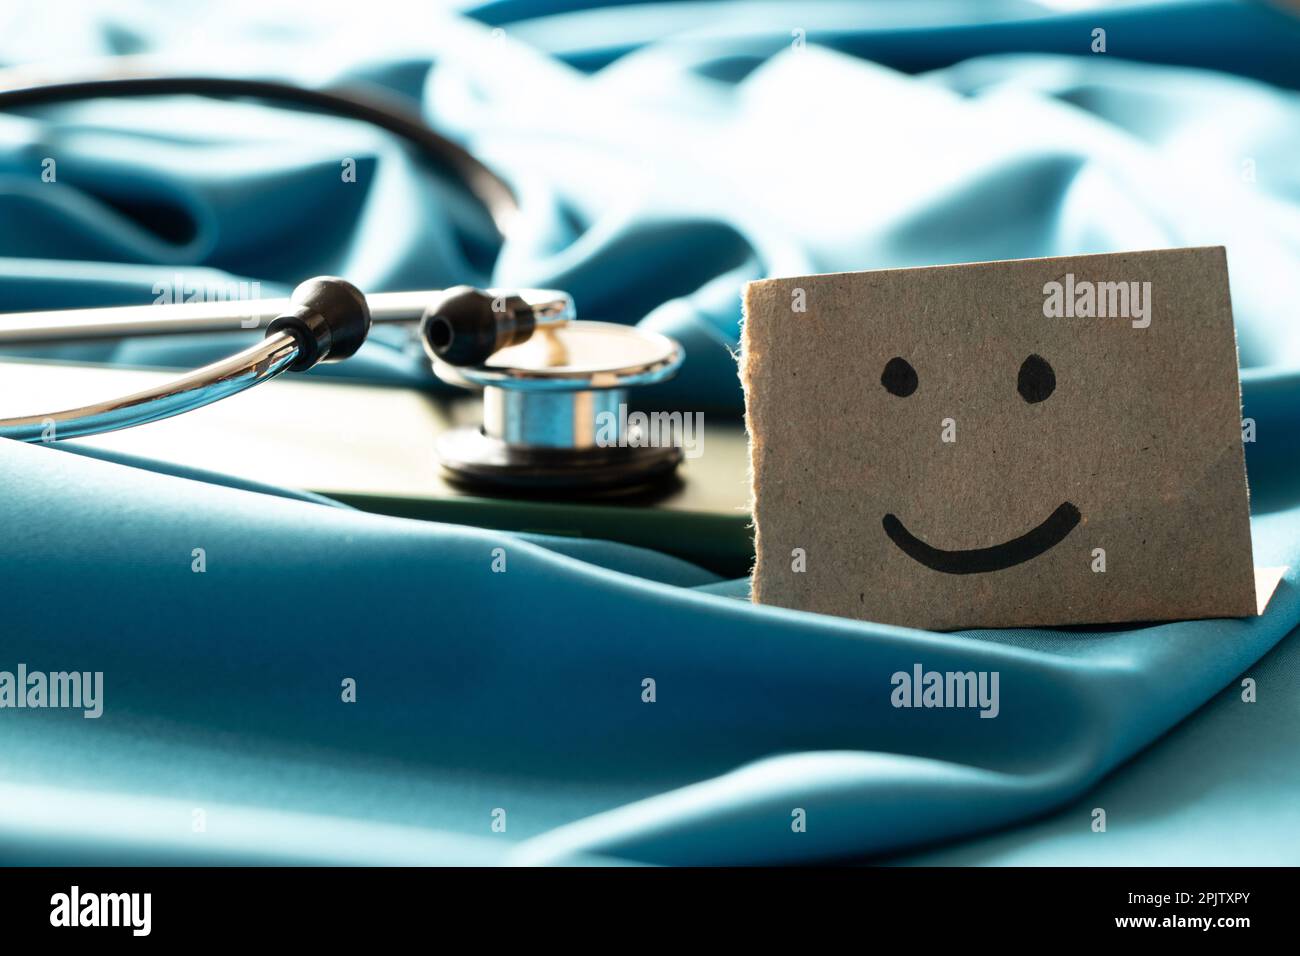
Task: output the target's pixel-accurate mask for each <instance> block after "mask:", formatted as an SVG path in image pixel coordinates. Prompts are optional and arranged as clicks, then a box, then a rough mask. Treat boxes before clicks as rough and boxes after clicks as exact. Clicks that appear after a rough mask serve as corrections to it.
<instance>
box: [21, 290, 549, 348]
mask: <svg viewBox="0 0 1300 956" xmlns="http://www.w3.org/2000/svg"><path fill="white" fill-rule="evenodd" d="M486 291H487V292H488V293H489V294H490V295H496V294H503V295H504V294H507V293H506V292H505V291H504V290H496V289H488V290H486ZM442 294H443V291H442V290H440V289H424V290H419V291H415V292H376V293H371V294H369V295H367V296H366V304H367V305H368V306H369V308H370V318H371V321H372V322H377V323H390V324H391V323H402V322H409V323H416V322H419V321H420V318H421V317H422V316H423V315H424V312H425V309H427V308H428V307H429V305H430V304H431V303H433V302H436V301H437V300H438V299H439V298H440V297H441V296H442ZM508 294H510V295H520V296H522V297H523V298H524V299H526V300H528V301H529V305H530V306H531V308H532V311H533V314H534V316H536V318H537V320H538V322H539V324H540V323H545V322H548V321H549V322H563V321H566V320H567V319H569V318H572V316H573V300H572V299H571V298H570V297H569V296H567V295H564V294H563V293H560V292H555V291H553V290H548V289H523V290H516V289H512V290H509V293H508ZM291 305H292V302H291V300H289V299H242V300H221V301H213V302H179V303H174V304H166V305H127V306H116V307H110V308H98V309H58V310H53V311H49V312H13V313H8V314H3V315H0V346H5V345H50V344H57V343H64V342H79V341H86V340H93V339H121V338H129V337H134V336H140V335H193V334H200V333H211V332H240V331H244V332H252V331H256V330H258V329H265V328H266V326H267V324H268V323H269V322H270V321H271V320H272V319H274V318H275V317H276V316H278V315H280V314H282V313H283V312H285V311H286V310H287V309H289V308H290V307H291Z"/></svg>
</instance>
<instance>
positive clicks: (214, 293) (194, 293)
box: [153, 272, 262, 329]
mask: <svg viewBox="0 0 1300 956" xmlns="http://www.w3.org/2000/svg"><path fill="white" fill-rule="evenodd" d="M153 296H154V299H153V304H154V305H181V304H192V303H196V302H256V301H258V300H260V299H261V298H262V283H261V282H260V281H257V280H253V281H252V282H249V281H247V280H244V279H241V280H237V281H232V282H215V281H208V282H190V281H187V280H186V277H185V276H184V275H183V274H181V273H179V272H177V273H174V274H173V275H172V277H171V279H162V280H160V281H158V282H155V283H154V284H153ZM239 324H240V326H241V327H242V328H245V329H255V328H257V327H258V326H259V325H261V324H262V317H261V316H259V315H248V316H245V317H243V318H241V319H240V320H239Z"/></svg>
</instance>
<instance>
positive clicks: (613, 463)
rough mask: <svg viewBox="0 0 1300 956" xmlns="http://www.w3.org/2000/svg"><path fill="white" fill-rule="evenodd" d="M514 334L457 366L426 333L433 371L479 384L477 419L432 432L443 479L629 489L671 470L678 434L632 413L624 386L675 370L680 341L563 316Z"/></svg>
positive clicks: (484, 485)
mask: <svg viewBox="0 0 1300 956" xmlns="http://www.w3.org/2000/svg"><path fill="white" fill-rule="evenodd" d="M435 313H436V309H434V310H431V311H430V315H429V316H426V320H425V328H426V329H428V328H429V327H430V326H429V319H430V317H431V316H434V315H435ZM441 334H443V335H445V334H446V333H445V329H444V330H442V332H441ZM515 341H516V343H517V344H511V345H507V346H506V347H505V348H502V349H499V350H497V351H495V352H493V353H492V354H491V356H490V357H488V358H487V359H486V360H484V361H483V362H482V363H481V364H476V365H468V366H465V365H459V366H458V365H452V364H449V363H448V362H446V361H443V360H442V359H441V358H439V356H438V354H437V350H435V349H434V348H433V347H431V346H430V337H429V336H428V335H426V350H427V351H428V352H429V353H430V355H431V356H432V358H433V369H434V372H435V373H436V374H437V375H438V377H439V378H441V379H442V380H443V381H445V382H448V383H450V384H452V385H457V386H460V387H462V388H469V389H481V390H482V394H483V423H482V425H481V426H480V427H478V428H473V427H467V428H457V429H453V430H451V431H448V432H445V433H444V434H442V435H441V436H439V438H438V441H437V451H438V456H439V459H440V462H441V464H442V467H443V469H444V470H445V473H446V475H447V477H448V478H449V479H451V480H452V481H454V482H456V483H457V484H461V485H465V486H467V487H469V488H470V489H478V490H482V491H486V492H490V491H494V490H495V491H500V492H519V491H536V492H539V493H552V494H554V493H561V494H571V493H584V492H610V491H616V490H628V489H635V488H639V487H642V486H645V485H648V484H653V483H655V482H657V481H659V480H661V479H664V478H666V477H668V476H670V475H672V474H673V472H674V471H675V469H676V468H677V465H678V463H679V462H680V461H681V459H682V451H681V448H680V446H679V444H678V443H677V442H676V441H674V440H673V437H672V435H671V434H670V432H669V431H668V430H664V432H663V433H662V434H661V433H659V431H658V430H657V429H648V428H646V427H645V426H644V425H643V424H642V422H643V421H644V420H645V418H646V416H644V415H638V414H637V413H635V412H633V413H631V414H629V412H628V392H629V390H630V389H634V388H638V387H640V386H643V385H653V384H655V383H657V382H662V381H665V380H667V379H669V378H671V377H672V376H673V375H675V374H676V372H677V369H678V368H679V367H680V366H681V364H682V358H683V352H682V348H681V346H680V345H679V344H678V343H677V342H675V341H674V340H673V339H670V338H668V337H667V336H665V335H660V334H658V333H656V332H647V331H644V330H641V329H637V328H634V327H629V326H624V325H615V324H612V323H608V322H587V321H572V320H569V319H567V318H561V319H560V320H558V321H551V322H538V323H537V325H536V326H535V328H534V329H533V330H532V331H531V333H530V334H529V335H528V336H527V337H526V338H525V339H523V341H519V340H518V338H516V339H515ZM442 350H443V351H446V349H445V348H444V349H442Z"/></svg>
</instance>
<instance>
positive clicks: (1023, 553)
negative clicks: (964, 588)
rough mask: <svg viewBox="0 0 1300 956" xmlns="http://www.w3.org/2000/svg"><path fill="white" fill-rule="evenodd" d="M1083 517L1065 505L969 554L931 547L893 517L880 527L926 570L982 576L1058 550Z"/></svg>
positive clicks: (1066, 503) (888, 516) (1076, 509)
mask: <svg viewBox="0 0 1300 956" xmlns="http://www.w3.org/2000/svg"><path fill="white" fill-rule="evenodd" d="M1080 517H1081V516H1080V514H1079V509H1078V508H1076V507H1075V506H1074V505H1072V504H1070V502H1068V501H1066V502H1063V503H1062V504H1061V506H1060V507H1059V508H1057V509H1056V510H1055V511H1053V512H1052V513H1051V514H1050V515H1048V517H1047V520H1045V521H1044V522H1043V523H1042V524H1040V525H1039V526H1038V527H1036V528H1034V529H1033V530H1032V531H1028V532H1026V533H1025V534H1022V535H1021V536H1020V537H1018V538H1012V539H1011V540H1010V541H1006V542H1003V543H1002V544H995V545H993V546H992V547H988V548H974V549H972V550H970V551H944V550H943V549H941V548H934V547H931V546H930V545H928V544H926V543H925V542H924V541H922V540H921V539H920V538H918V537H916V535H914V534H912V532H910V531H908V530H907V529H906V528H905V527H903V522H901V521H899V520H898V519H897V518H896V517H894V516H893V515H885V517H884V518H883V519H881V524H882V525H884V528H885V534H887V535H889V540H890V541H892V542H894V544H896V545H898V547H899V549H900V550H901V551H902V552H903V553H904V554H906V555H907V556H908V557H910V558H912V559H913V560H915V561H919V562H920V563H921V564H924V565H925V566H926V567H927V568H930V569H931V570H934V571H942V572H943V573H944V574H981V573H983V572H985V571H1001V570H1002V569H1003V568H1010V567H1013V566H1015V565H1017V564H1024V563H1025V562H1026V561H1029V560H1031V559H1033V558H1036V557H1038V556H1039V555H1040V554H1042V553H1043V552H1044V551H1048V550H1050V549H1051V548H1054V547H1056V546H1057V545H1058V544H1060V543H1061V542H1062V541H1063V540H1065V537H1066V535H1068V534H1069V533H1070V532H1071V531H1073V530H1074V528H1075V526H1076V525H1078V523H1079V519H1080Z"/></svg>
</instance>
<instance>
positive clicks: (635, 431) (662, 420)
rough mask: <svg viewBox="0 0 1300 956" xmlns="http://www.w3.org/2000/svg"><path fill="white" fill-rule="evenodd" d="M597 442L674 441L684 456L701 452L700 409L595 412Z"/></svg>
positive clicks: (659, 444)
mask: <svg viewBox="0 0 1300 956" xmlns="http://www.w3.org/2000/svg"><path fill="white" fill-rule="evenodd" d="M596 445H597V447H600V448H667V447H669V446H673V445H676V446H678V447H680V448H681V450H682V454H684V455H685V456H686V457H687V458H698V457H700V455H702V454H704V413H703V412H686V413H682V412H648V413H647V412H630V413H629V412H628V410H627V405H625V404H622V403H620V404H619V406H618V412H617V413H615V412H612V411H609V410H606V411H603V412H599V413H598V414H597V415H596Z"/></svg>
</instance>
